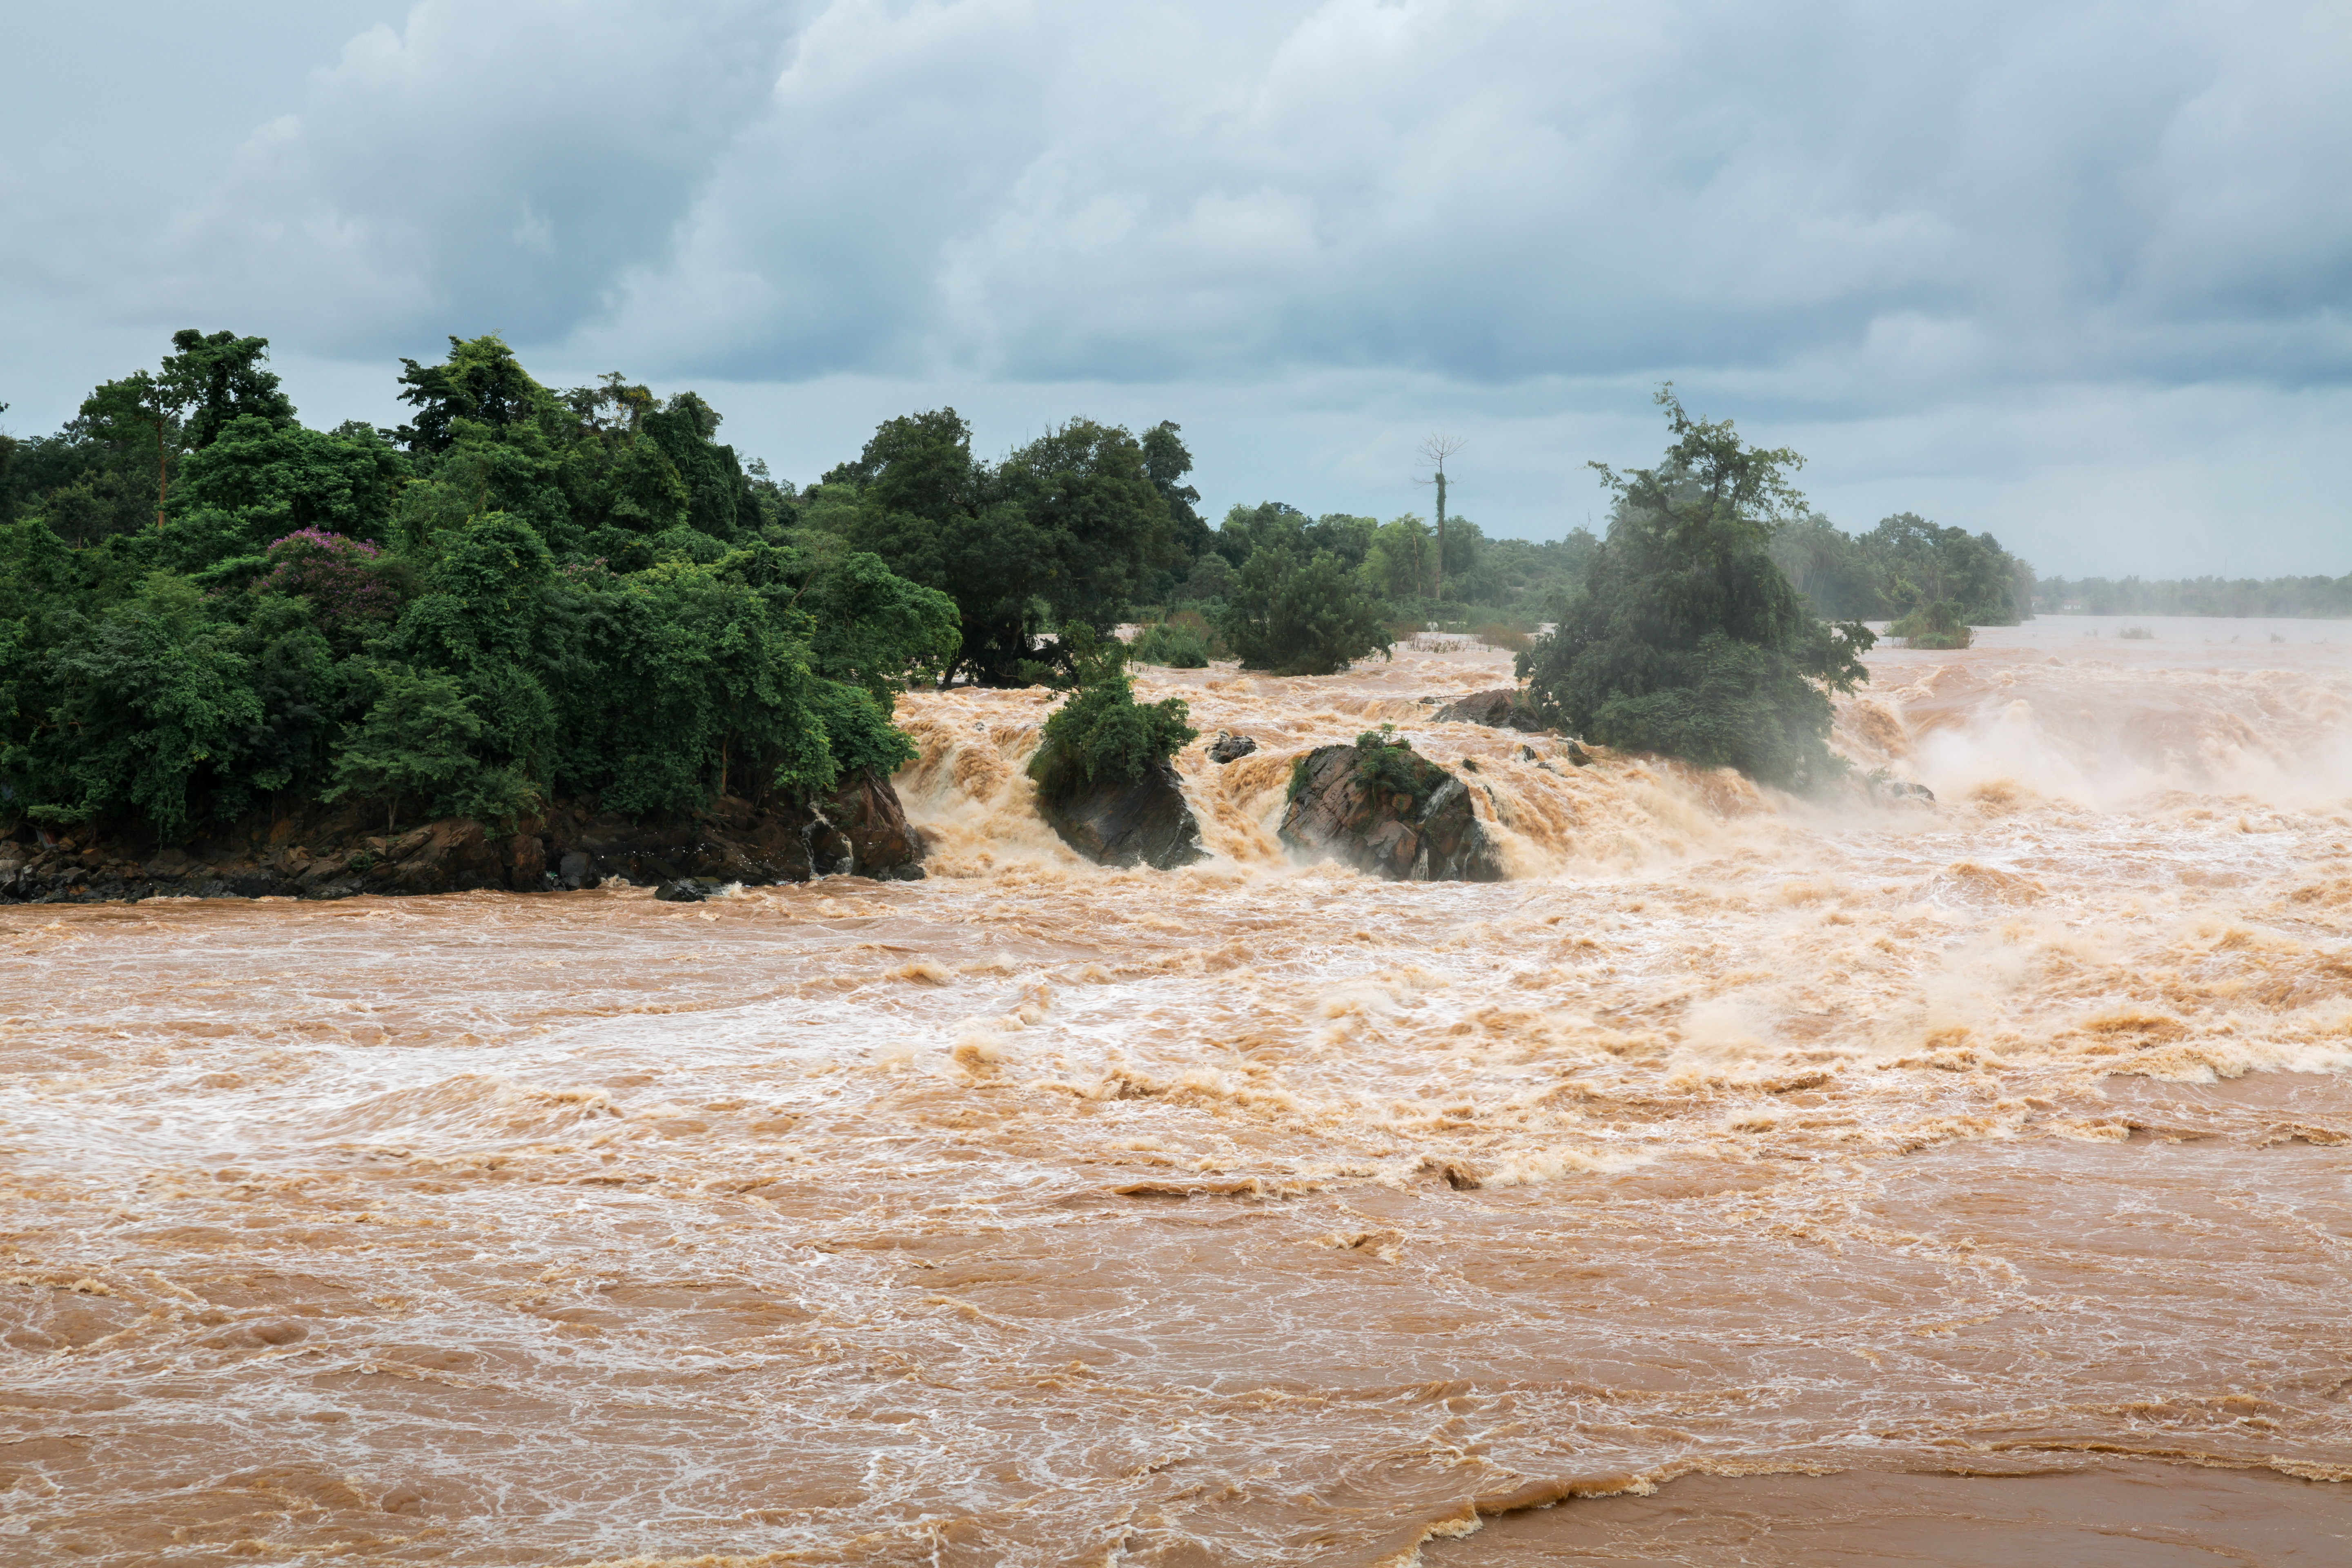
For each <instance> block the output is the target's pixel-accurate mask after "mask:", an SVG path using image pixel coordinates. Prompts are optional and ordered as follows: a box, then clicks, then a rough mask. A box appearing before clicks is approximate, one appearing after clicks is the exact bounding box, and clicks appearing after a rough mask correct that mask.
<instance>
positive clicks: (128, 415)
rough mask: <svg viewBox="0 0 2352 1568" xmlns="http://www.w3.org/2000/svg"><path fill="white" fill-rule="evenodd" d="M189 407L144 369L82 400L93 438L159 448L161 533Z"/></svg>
mask: <svg viewBox="0 0 2352 1568" xmlns="http://www.w3.org/2000/svg"><path fill="white" fill-rule="evenodd" d="M186 406H187V397H186V394H185V392H184V390H183V389H182V388H180V387H177V386H173V385H170V384H166V383H164V382H161V381H158V380H156V379H155V377H153V376H152V375H150V374H148V373H147V372H145V371H143V370H134V371H132V372H131V374H129V375H126V376H124V377H123V378H122V379H121V380H120V381H110V382H107V383H105V384H103V385H101V386H100V387H99V389H98V390H97V391H96V392H93V393H91V394H90V395H89V396H88V397H86V398H84V399H82V404H81V417H82V421H83V424H84V426H85V427H86V428H87V429H88V430H89V434H90V435H91V437H93V438H95V439H97V440H100V441H109V442H113V443H115V444H117V445H121V446H131V445H140V446H152V447H154V448H155V526H156V527H158V528H161V527H163V507H164V503H165V502H166V501H168V500H170V499H171V494H172V472H171V459H172V457H173V454H174V453H176V452H177V451H178V450H179V447H180V444H181V437H180V411H181V410H182V409H183V408H184V407H186Z"/></svg>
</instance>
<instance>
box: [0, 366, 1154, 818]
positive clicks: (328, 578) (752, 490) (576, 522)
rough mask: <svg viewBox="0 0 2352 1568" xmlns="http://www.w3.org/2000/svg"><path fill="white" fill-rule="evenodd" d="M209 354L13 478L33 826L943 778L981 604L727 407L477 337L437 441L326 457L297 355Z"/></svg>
mask: <svg viewBox="0 0 2352 1568" xmlns="http://www.w3.org/2000/svg"><path fill="white" fill-rule="evenodd" d="M173 345H174V352H173V354H172V355H170V356H167V357H166V358H165V360H164V361H163V368H162V370H161V371H160V372H158V373H146V372H142V373H139V374H134V375H132V376H130V377H126V378H124V379H123V380H121V381H119V382H113V383H110V384H108V385H107V386H106V387H102V388H100V390H99V392H98V393H97V394H94V395H92V397H91V399H90V400H89V403H88V404H86V405H84V410H83V413H82V415H81V416H80V417H79V420H78V421H77V422H76V424H75V425H74V426H69V427H68V430H66V431H64V432H60V433H59V435H58V437H51V438H48V439H47V440H46V441H37V442H31V443H23V444H20V445H19V446H18V447H17V449H16V450H15V451H13V452H11V453H9V454H6V455H7V456H8V457H9V458H11V459H12V461H11V468H12V470H15V471H13V472H12V473H11V474H10V475H9V476H7V478H8V479H10V481H11V484H12V487H14V488H12V489H11V491H10V497H11V500H12V511H13V513H14V516H13V518H12V519H11V520H10V521H5V522H0V822H5V821H7V820H10V819H18V820H20V819H22V818H23V817H26V816H29V817H30V818H31V819H32V820H33V821H35V822H37V823H39V824H44V825H48V826H57V825H61V824H68V823H76V822H84V821H89V820H91V819H93V818H113V819H137V820H141V821H143V822H144V823H145V824H146V825H147V826H149V827H150V828H152V830H153V831H154V833H155V834H156V835H157V836H158V837H160V838H162V839H163V840H165V841H172V840H176V839H178V838H180V837H184V836H185V835H187V834H189V833H190V832H192V831H194V830H196V829H198V828H200V827H202V826H204V825H205V823H207V822H212V821H221V820H227V819H234V818H236V817H237V816H241V815H243V814H244V813H246V812H247V811H249V810H252V809H254V808H256V807H258V806H262V805H280V804H288V803H292V802H297V801H302V800H311V799H355V800H357V799H364V800H368V801H373V802H378V803H381V804H382V805H383V806H384V808H385V810H386V813H387V821H392V820H396V817H397V815H398V813H399V812H400V811H401V810H402V809H403V808H404V806H405V807H408V808H410V809H414V810H416V811H422V812H428V813H436V814H437V813H443V812H465V813H470V814H473V815H478V816H485V817H489V818H493V819H497V818H503V817H512V816H519V815H522V814H525V813H528V812H529V811H530V810H531V809H533V807H534V806H535V805H536V804H537V803H538V802H540V801H541V800H542V799H545V798H547V797H550V796H552V795H563V796H579V795H595V796H597V797H599V798H600V799H601V800H602V802H603V804H604V805H606V806H608V807H611V808H614V809H617V810H620V811H623V812H627V813H631V814H643V813H648V812H657V811H675V810H682V809H686V808H689V807H693V806H696V805H701V804H703V803H705V802H707V801H709V799H710V798H711V797H712V796H714V795H719V794H722V793H723V794H735V795H745V796H750V797H752V798H754V799H760V798H766V797H782V798H805V797H807V796H809V795H814V794H818V793H822V792H824V791H826V790H829V789H831V788H833V787H834V786H835V784H836V782H837V781H838V780H839V779H840V777H841V775H842V774H843V773H845V772H847V771H851V770H855V769H858V768H875V769H879V770H882V771H885V772H887V771H888V770H890V769H892V768H895V767H897V766H898V765H899V764H900V763H903V762H904V761H906V760H908V758H909V757H911V755H912V754H913V752H912V747H911V745H910V743H909V742H908V740H907V738H906V737H905V736H904V735H903V734H902V733H900V732H899V731H898V730H896V729H895V728H893V727H892V725H891V723H890V709H891V701H892V696H891V694H892V693H893V692H894V691H896V690H900V689H904V687H905V684H906V682H907V680H908V679H909V678H923V679H934V678H936V677H937V676H938V675H939V674H940V672H941V671H942V669H943V668H945V667H946V666H947V664H948V663H949V662H950V660H952V659H953V658H955V657H956V653H957V649H958V647H959V646H960V637H959V629H958V625H957V615H956V607H955V605H954V604H953V602H952V601H950V599H948V598H947V597H946V596H945V595H940V594H939V593H936V592H934V591H932V590H929V589H927V588H924V587H921V586H919V584H913V583H910V582H908V581H906V580H905V579H903V578H901V577H898V576H897V575H895V574H892V573H890V572H889V571H887V569H886V568H885V567H884V566H883V564H882V563H880V562H879V561H877V560H876V559H875V558H874V557H873V556H872V555H870V554H864V553H860V552H857V551H856V550H855V549H853V548H850V547H849V546H848V545H847V544H845V542H843V541H841V540H839V539H837V538H835V537H832V536H829V535H823V534H817V535H811V534H807V533H805V532H794V531H792V530H791V529H789V528H788V527H786V526H784V521H785V520H784V519H783V517H782V511H783V510H784V498H783V496H782V489H781V487H777V486H774V485H773V484H772V481H764V474H763V471H761V472H758V473H753V474H747V473H746V472H745V470H744V469H743V468H742V467H741V466H740V464H739V463H738V461H737V459H736V457H735V454H734V452H733V450H732V449H731V448H730V447H724V446H721V445H719V443H718V442H717V441H716V440H715V439H714V437H715V433H716V431H717V429H718V426H719V416H718V415H717V414H716V413H715V412H713V411H712V410H711V409H710V408H709V406H708V405H705V404H704V403H703V402H702V401H701V400H700V399H699V398H698V397H696V396H695V395H693V394H691V393H682V394H680V395H677V396H676V397H673V398H670V399H668V400H667V401H661V400H657V399H656V398H654V397H653V396H652V395H651V394H649V393H648V392H646V390H645V389H644V388H642V387H636V386H631V385H628V384H624V383H623V382H622V381H621V379H620V378H619V377H617V376H611V377H607V378H605V381H604V384H602V385H600V386H598V387H593V388H583V389H580V390H578V391H575V392H572V393H567V394H564V395H560V396H559V395H555V394H552V393H550V392H549V391H547V390H546V389H545V388H543V387H541V385H540V384H538V383H537V382H535V381H533V380H532V379H531V377H530V375H529V374H528V373H527V372H526V371H525V370H524V369H523V368H522V366H521V365H520V364H519V363H516V361H515V358H514V356H513V354H512V353H510V352H509V350H508V349H507V347H506V345H505V344H504V343H502V342H499V340H498V339H497V338H496V337H485V338H477V339H473V340H470V341H466V342H459V341H457V340H452V342H451V345H450V353H449V357H448V359H447V360H446V362H445V363H441V364H437V365H431V366H420V365H417V364H415V363H414V362H406V369H405V372H404V374H403V375H402V377H401V383H402V385H403V386H404V392H403V396H404V399H405V400H406V401H407V402H408V403H409V404H410V405H411V406H412V407H413V408H414V409H415V418H414V419H413V421H412V423H411V424H409V425H407V426H403V427H402V428H401V429H400V430H399V431H397V432H388V431H377V430H373V429H370V428H368V427H366V426H343V427H342V428H341V429H338V430H334V431H319V430H313V429H310V428H307V427H305V426H302V425H301V424H300V423H299V421H298V420H297V419H296V417H295V410H294V408H293V405H291V404H290V403H289V402H288V401H287V399H286V398H285V396H284V395H283V394H282V393H280V392H279V391H278V387H277V378H276V377H275V376H274V375H272V374H270V373H269V372H268V370H266V369H265V368H263V361H264V358H265V350H266V346H267V345H266V344H265V343H264V342H263V341H262V340H260V339H258V338H240V337H236V336H235V335H234V334H230V333H223V332H216V333H213V334H211V335H209V336H206V335H204V334H200V333H196V332H192V331H191V332H182V333H180V334H178V335H177V336H176V337H175V338H174V339H173ZM28 449H29V454H30V455H29V462H30V467H31V468H33V469H35V470H37V471H38V472H37V477H38V478H39V479H45V480H47V489H36V490H32V491H31V492H29V493H27V492H26V490H25V489H23V488H21V484H20V481H21V480H22V479H24V477H25V474H24V468H25V467H26V459H27V455H28ZM149 463H152V464H154V465H155V467H154V468H153V469H152V476H151V478H152V482H151V483H150V485H149V486H148V488H146V489H143V490H142V489H141V488H140V487H139V486H138V484H136V483H135V482H133V480H132V479H131V476H133V475H135V474H137V473H139V472H141V471H142V470H143V469H144V468H145V465H147V464H149ZM763 483H764V488H763ZM149 508H152V510H146V509H149ZM1163 510H1164V503H1163ZM142 511H143V512H144V515H143V516H142V515H141V514H142ZM53 518H55V519H57V520H58V521H61V522H62V523H63V524H64V526H63V527H62V528H61V527H59V526H58V525H57V523H55V522H53V521H52V519H53Z"/></svg>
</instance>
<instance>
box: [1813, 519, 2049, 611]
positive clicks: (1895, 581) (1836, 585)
mask: <svg viewBox="0 0 2352 1568" xmlns="http://www.w3.org/2000/svg"><path fill="white" fill-rule="evenodd" d="M1772 559H1773V560H1774V561H1775V562H1777V563H1779V564H1780V570H1781V571H1782V572H1783V573H1785V574H1787V575H1788V578H1789V581H1790V582H1791V583H1793V584H1796V585H1797V588H1798V590H1799V591H1800V592H1801V593H1802V594H1803V595H1805V596H1806V597H1807V598H1808V599H1811V601H1812V603H1813V608H1814V609H1816V610H1817V611H1819V612H1820V613H1821V614H1822V615H1824V616H1832V617H1833V618H1838V619H1847V618H1851V619H1859V620H1879V619H1885V618H1888V617H1892V616H1901V615H1905V614H1906V613H1908V612H1910V611H1913V610H1916V609H1919V608H1921V607H1923V606H1925V605H1934V604H1949V605H1954V606H1956V607H1957V611H1958V616H1959V617H1960V619H1961V620H1962V621H1963V622H1965V623H1967V624H1968V625H1970V626H2015V625H2017V624H2018V623H2019V622H2020V621H2021V620H2026V619H2029V618H2031V617H2032V614H2033V568H2032V567H2031V566H2028V565H2027V564H2026V563H2024V562H2022V561H2020V560H2019V559H2018V558H2017V557H2016V556H2014V555H2011V553H2010V552H2008V551H2006V550H2003V549H2002V548H2001V547H2000V541H1999V540H1997V539H1995V538H1994V537H1993V536H1992V535H1991V534H1990V533H1976V534H1971V533H1969V532H1968V531H1965V530H1963V529H1958V528H1939V527H1937V525H1936V524H1934V523H1932V522H1929V521H1927V519H1925V518H1923V517H1920V516H1918V515H1917V514H1916V513H1913V512H1907V511H1906V512H1897V513H1896V514H1895V516H1893V517H1890V518H1887V519H1885V520H1884V521H1881V522H1880V523H1879V525H1878V526H1877V527H1876V528H1874V529H1872V530H1871V531H1869V532H1868V533H1865V534H1862V535H1860V536H1859V537H1856V536H1853V535H1850V534H1846V533H1843V532H1841V531H1838V530H1837V529H1836V528H1834V527H1832V525H1831V523H1830V521H1829V519H1827V518H1825V517H1822V515H1820V514H1819V513H1817V512H1815V513H1809V514H1807V515H1804V516H1801V517H1796V518H1793V519H1791V520H1790V521H1788V522H1787V523H1786V524H1785V526H1783V527H1782V528H1780V531H1778V532H1776V533H1775V534H1774V535H1773V539H1772Z"/></svg>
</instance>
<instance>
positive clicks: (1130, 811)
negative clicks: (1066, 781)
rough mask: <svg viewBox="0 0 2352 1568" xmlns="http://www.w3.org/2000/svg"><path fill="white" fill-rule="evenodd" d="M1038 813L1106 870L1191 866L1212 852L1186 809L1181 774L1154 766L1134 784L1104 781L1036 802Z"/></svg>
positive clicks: (1189, 807) (1121, 780)
mask: <svg viewBox="0 0 2352 1568" xmlns="http://www.w3.org/2000/svg"><path fill="white" fill-rule="evenodd" d="M1037 813H1038V815H1039V816H1043V817H1044V818H1045V820H1046V822H1047V823H1048V824H1050V825H1051V826H1052V827H1053V829H1054V831H1055V833H1057V834H1059V835H1061V837H1062V842H1063V843H1065V844H1067V845H1068V846H1069V847H1071V848H1073V849H1075V850H1076V851H1077V852H1078V853H1079V854H1081V855H1083V856H1085V857H1086V858H1087V859H1089V860H1092V861H1094V862H1096V863H1097V865H1103V866H1150V867H1152V868H1155V869H1158V870H1161V871H1167V870H1172V869H1174V868H1176V867H1179V866H1189V865H1191V864H1192V862H1193V861H1195V860H1198V859H1200V858H1202V856H1203V855H1205V854H1207V851H1206V850H1204V849H1202V847H1201V825H1200V823H1199V822H1197V821H1196V820H1194V818H1193V816H1192V807H1191V806H1189V805H1186V804H1185V803H1184V790H1183V787H1182V785H1181V784H1180V783H1179V782H1178V780H1177V777H1176V770H1175V769H1174V768H1172V767H1171V766H1169V765H1168V764H1167V763H1153V764H1152V765H1151V766H1150V767H1149V768H1146V769H1145V770H1144V771H1143V773H1142V775H1141V776H1140V777H1139V778H1135V779H1101V780H1097V781H1096V782H1094V783H1093V784H1087V785H1082V786H1081V787H1080V788H1079V789H1078V790H1077V791H1076V792H1075V793H1074V794H1071V795H1067V796H1065V797H1061V798H1048V797H1047V796H1046V795H1044V794H1043V793H1040V795H1038V797H1037Z"/></svg>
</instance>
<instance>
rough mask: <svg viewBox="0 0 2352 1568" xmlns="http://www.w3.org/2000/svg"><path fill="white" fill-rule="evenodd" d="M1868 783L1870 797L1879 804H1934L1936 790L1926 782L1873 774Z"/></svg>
mask: <svg viewBox="0 0 2352 1568" xmlns="http://www.w3.org/2000/svg"><path fill="white" fill-rule="evenodd" d="M1868 783H1869V785H1870V798H1871V800H1872V801H1873V802H1874V804H1876V805H1907V806H1931V805H1935V804H1936V792H1935V791H1934V790H1931V789H1929V788H1928V787H1927V785H1926V784H1908V783H1906V782H1905V781H1904V780H1902V779H1890V778H1882V777H1878V776H1875V775H1874V776H1873V777H1872V778H1871V779H1870V780H1869V781H1868Z"/></svg>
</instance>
